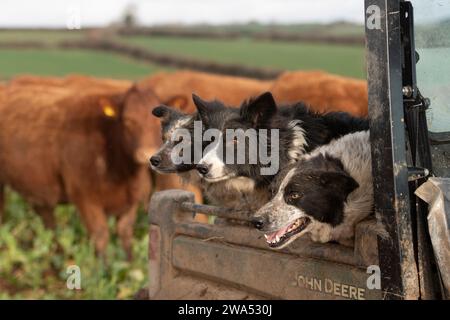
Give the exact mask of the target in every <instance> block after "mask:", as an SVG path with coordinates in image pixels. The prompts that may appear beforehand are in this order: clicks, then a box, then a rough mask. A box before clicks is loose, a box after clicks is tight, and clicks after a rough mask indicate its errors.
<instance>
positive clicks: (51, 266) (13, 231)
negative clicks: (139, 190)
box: [0, 191, 148, 300]
mask: <svg viewBox="0 0 450 320" xmlns="http://www.w3.org/2000/svg"><path fill="white" fill-rule="evenodd" d="M6 200H7V202H6V203H7V205H6V222H5V223H3V224H2V225H0V300H1V299H127V298H131V297H132V296H133V295H134V294H135V293H136V292H137V291H138V290H139V289H141V288H143V287H144V286H145V285H146V283H147V243H148V236H147V232H148V231H147V218H146V214H145V213H144V212H142V211H141V212H140V215H139V221H138V223H137V224H136V228H135V236H134V242H133V254H134V260H133V261H132V262H128V261H126V259H125V253H124V251H123V250H122V248H121V246H120V244H119V240H118V238H117V237H116V235H115V234H114V229H115V228H114V221H113V220H110V231H111V234H112V240H111V242H110V244H109V246H108V248H107V253H106V261H107V262H106V263H104V261H103V260H102V259H99V258H97V257H96V255H95V252H94V248H93V245H92V243H90V241H89V239H88V237H87V234H86V230H85V228H84V227H83V225H82V223H81V221H80V218H79V215H78V214H77V212H76V211H75V209H74V207H73V206H70V205H69V206H59V207H58V209H57V210H56V218H57V229H56V230H55V231H51V230H47V229H45V228H44V226H43V224H42V221H41V219H40V218H39V217H38V216H37V215H36V214H35V213H34V212H33V211H32V210H31V208H30V207H29V205H28V204H27V203H26V202H24V201H23V200H22V198H20V197H19V196H18V195H17V194H16V193H14V192H11V191H8V192H7V197H6ZM70 265H77V266H79V267H80V271H81V290H69V289H68V288H67V286H66V282H67V277H68V274H67V273H66V270H67V267H68V266H70Z"/></svg>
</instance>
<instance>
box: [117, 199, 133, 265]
mask: <svg viewBox="0 0 450 320" xmlns="http://www.w3.org/2000/svg"><path fill="white" fill-rule="evenodd" d="M137 208H138V206H137V205H134V206H132V207H131V209H130V210H128V211H127V212H126V213H125V214H123V215H121V216H120V217H119V221H118V222H117V234H118V235H119V238H120V241H121V242H122V247H123V249H124V250H125V253H126V254H127V259H128V261H131V260H132V259H133V247H132V245H133V228H134V224H135V222H136V216H137Z"/></svg>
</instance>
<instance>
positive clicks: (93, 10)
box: [0, 0, 450, 27]
mask: <svg viewBox="0 0 450 320" xmlns="http://www.w3.org/2000/svg"><path fill="white" fill-rule="evenodd" d="M413 3H415V4H416V5H420V3H425V4H426V6H427V7H428V6H429V4H430V3H432V4H433V3H434V5H432V6H431V7H436V10H435V12H433V14H434V15H440V16H442V15H444V13H445V10H443V7H442V3H444V8H446V9H447V10H446V12H447V14H449V13H450V0H426V1H424V0H417V1H413ZM129 4H134V5H135V7H136V9H137V10H136V11H137V15H138V20H139V22H140V23H142V24H146V25H152V24H164V23H202V22H207V23H215V24H220V23H233V22H248V21H259V22H278V23H295V22H300V23H302V22H332V21H337V20H347V21H353V22H362V21H363V19H364V15H363V12H364V9H363V4H364V1H363V0H345V1H343V0H341V1H340V0H0V27H65V26H66V25H67V20H68V17H69V16H70V15H71V14H74V12H80V20H81V26H101V25H106V24H109V23H111V22H113V21H117V20H118V19H119V18H120V17H121V15H122V14H123V12H124V9H125V8H126V7H127V6H128V5H129ZM427 10H429V9H427Z"/></svg>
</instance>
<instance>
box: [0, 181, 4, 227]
mask: <svg viewBox="0 0 450 320" xmlns="http://www.w3.org/2000/svg"><path fill="white" fill-rule="evenodd" d="M4 215H5V186H4V185H3V184H0V224H2V222H3V219H4Z"/></svg>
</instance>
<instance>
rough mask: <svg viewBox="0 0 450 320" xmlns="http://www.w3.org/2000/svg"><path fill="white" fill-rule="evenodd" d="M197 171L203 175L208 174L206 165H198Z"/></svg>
mask: <svg viewBox="0 0 450 320" xmlns="http://www.w3.org/2000/svg"><path fill="white" fill-rule="evenodd" d="M197 171H198V172H200V174H202V175H205V174H207V173H208V172H209V166H208V165H206V164H198V165H197Z"/></svg>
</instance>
